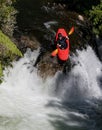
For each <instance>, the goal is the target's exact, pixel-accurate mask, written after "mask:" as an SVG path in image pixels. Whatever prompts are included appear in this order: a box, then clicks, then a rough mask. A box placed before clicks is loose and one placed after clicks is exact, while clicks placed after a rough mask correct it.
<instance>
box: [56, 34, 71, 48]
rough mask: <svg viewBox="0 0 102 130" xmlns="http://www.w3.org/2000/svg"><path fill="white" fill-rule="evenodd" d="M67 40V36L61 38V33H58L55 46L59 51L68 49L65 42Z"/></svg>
mask: <svg viewBox="0 0 102 130" xmlns="http://www.w3.org/2000/svg"><path fill="white" fill-rule="evenodd" d="M67 39H69V38H68V36H66V37H65V36H63V35H62V34H61V33H58V38H57V41H56V44H57V46H58V47H59V48H60V49H66V48H67V47H68V44H67V42H66V40H67Z"/></svg>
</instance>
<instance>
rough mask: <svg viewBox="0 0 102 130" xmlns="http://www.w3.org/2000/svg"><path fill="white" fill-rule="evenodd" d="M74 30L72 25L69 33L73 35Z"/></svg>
mask: <svg viewBox="0 0 102 130" xmlns="http://www.w3.org/2000/svg"><path fill="white" fill-rule="evenodd" d="M73 32H74V27H72V28H71V29H70V31H69V33H68V35H71V34H72V33H73Z"/></svg>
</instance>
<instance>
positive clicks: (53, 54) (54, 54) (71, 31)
mask: <svg viewBox="0 0 102 130" xmlns="http://www.w3.org/2000/svg"><path fill="white" fill-rule="evenodd" d="M73 32H74V26H73V27H72V28H71V29H70V31H69V33H68V36H69V35H71V34H72V33H73ZM57 53H58V49H55V50H54V51H53V52H52V53H51V56H53V57H54V56H56V55H57Z"/></svg>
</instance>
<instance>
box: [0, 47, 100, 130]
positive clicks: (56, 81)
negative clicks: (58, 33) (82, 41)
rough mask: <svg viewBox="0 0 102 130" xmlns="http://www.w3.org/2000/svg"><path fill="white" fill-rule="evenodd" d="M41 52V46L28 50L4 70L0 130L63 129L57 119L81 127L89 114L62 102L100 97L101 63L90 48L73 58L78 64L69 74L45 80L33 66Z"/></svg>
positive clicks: (0, 100)
mask: <svg viewBox="0 0 102 130" xmlns="http://www.w3.org/2000/svg"><path fill="white" fill-rule="evenodd" d="M38 54H39V49H38V50H36V51H34V52H31V51H30V50H29V49H28V51H27V52H26V54H25V55H24V57H23V58H21V59H20V60H19V61H16V62H13V68H6V70H5V71H4V82H3V83H2V84H1V85H0V130H45V129H47V130H58V129H59V130H60V128H59V123H58V122H64V124H66V125H68V126H77V127H82V125H83V124H84V125H85V123H84V121H86V120H87V118H88V117H87V115H84V114H81V113H79V112H77V111H71V110H67V109H65V108H63V103H62V102H70V101H72V102H73V101H76V100H77V101H80V100H83V101H85V100H86V99H92V98H101V96H102V91H101V85H100V81H99V79H100V77H102V70H101V69H102V68H101V67H102V64H101V63H100V61H99V60H98V58H97V57H96V55H95V53H94V51H93V50H92V48H91V47H88V48H87V50H83V51H77V56H75V55H74V56H72V57H71V59H72V61H73V62H76V65H75V66H74V68H72V70H71V72H69V73H68V74H67V75H64V74H63V73H62V72H60V71H59V72H57V73H56V74H55V76H54V77H50V76H49V77H48V78H47V79H46V80H43V79H42V78H41V77H40V76H39V75H38V73H37V68H35V67H33V65H34V62H35V61H36V58H37V56H38ZM71 116H74V117H75V118H78V120H73V119H72V118H71ZM80 120H81V121H80ZM61 130H62V129H61ZM63 130H64V129H63Z"/></svg>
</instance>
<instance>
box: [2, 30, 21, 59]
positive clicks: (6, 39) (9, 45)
mask: <svg viewBox="0 0 102 130" xmlns="http://www.w3.org/2000/svg"><path fill="white" fill-rule="evenodd" d="M0 44H2V45H3V46H4V47H5V48H6V49H7V51H5V53H7V54H8V53H9V52H11V54H15V55H18V56H22V53H21V52H20V51H19V49H18V48H17V47H16V45H15V44H14V43H13V42H12V41H11V40H10V39H9V37H8V36H6V35H5V34H3V33H2V31H0Z"/></svg>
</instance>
